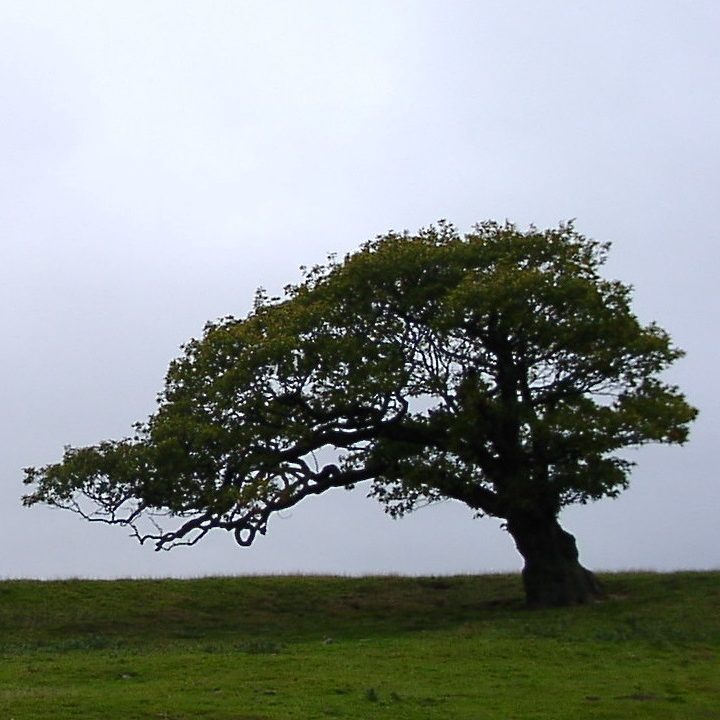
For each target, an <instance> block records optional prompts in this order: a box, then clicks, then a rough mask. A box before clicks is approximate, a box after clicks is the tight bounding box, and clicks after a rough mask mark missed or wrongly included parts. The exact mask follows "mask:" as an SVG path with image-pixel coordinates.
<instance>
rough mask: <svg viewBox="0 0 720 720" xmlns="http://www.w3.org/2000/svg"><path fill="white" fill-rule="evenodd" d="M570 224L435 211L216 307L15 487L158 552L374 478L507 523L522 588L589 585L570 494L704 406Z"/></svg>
mask: <svg viewBox="0 0 720 720" xmlns="http://www.w3.org/2000/svg"><path fill="white" fill-rule="evenodd" d="M607 252H608V245H607V244H602V243H599V242H596V241H594V240H590V239H587V238H585V237H584V236H582V235H581V234H579V233H578V232H577V231H576V230H575V228H574V226H573V224H572V223H568V224H561V225H560V226H559V227H557V228H552V229H548V230H538V229H537V228H534V227H531V228H529V229H528V230H527V231H521V230H519V229H518V228H516V227H515V226H514V225H512V224H510V223H505V224H498V223H495V222H484V223H482V224H480V225H477V226H476V227H475V228H474V229H473V231H472V232H470V233H468V234H466V235H461V234H460V233H459V232H458V231H457V230H456V229H455V227H454V226H453V225H451V224H449V223H446V222H440V223H438V224H437V225H436V226H432V227H429V228H426V229H423V230H420V231H419V232H417V233H416V234H410V233H407V232H405V233H395V232H390V233H388V234H386V235H383V236H380V237H378V238H376V239H375V240H372V241H369V242H367V243H366V244H364V245H363V246H362V247H361V248H360V250H359V251H357V252H356V253H353V254H350V255H348V256H346V257H345V258H344V260H342V261H337V260H335V259H333V258H330V259H329V261H328V262H327V264H324V265H320V266H316V267H313V268H310V269H304V274H303V279H302V281H301V282H300V283H298V284H296V285H288V286H287V287H286V288H285V292H284V295H283V297H281V298H271V297H268V296H267V295H266V294H265V293H264V292H263V291H259V292H258V293H257V295H256V300H255V305H254V308H253V310H252V311H251V312H250V313H249V314H248V315H247V316H246V317H244V318H241V319H238V318H235V317H226V318H223V319H221V320H218V321H216V322H211V323H208V324H207V325H206V327H205V330H204V333H203V335H202V337H201V338H199V339H195V340H192V341H190V342H189V343H188V344H187V345H186V346H184V348H183V353H182V355H181V356H180V357H179V358H178V359H176V360H175V361H173V362H172V363H171V365H170V368H169V370H168V373H167V377H166V382H165V387H164V390H163V391H162V393H161V394H160V396H159V399H158V407H157V410H156V412H155V413H154V414H153V415H152V416H151V417H150V418H149V419H148V420H147V421H146V422H143V423H139V424H138V425H137V426H136V427H135V434H134V436H132V437H130V438H127V439H123V440H120V441H106V442H101V443H99V444H98V445H95V446H92V447H84V448H67V449H66V451H65V454H64V457H63V459H62V461H61V462H59V463H56V464H51V465H47V466H45V467H42V468H29V469H27V470H26V480H25V482H26V483H28V484H30V485H32V491H31V492H30V494H28V495H26V496H25V498H24V502H25V503H26V504H27V505H32V504H35V503H38V502H42V503H48V504H50V505H54V506H57V507H62V508H68V509H70V510H73V511H75V512H77V513H80V514H81V515H83V516H84V517H86V518H88V519H91V520H96V521H102V522H109V523H118V524H124V525H127V526H129V527H131V528H132V530H133V532H134V534H135V536H136V537H137V538H138V539H139V540H140V541H141V542H146V541H151V542H154V543H155V546H156V548H158V549H167V548H170V547H173V546H175V545H178V544H193V543H196V542H197V541H198V540H200V539H201V538H202V537H204V536H205V535H206V534H207V533H208V532H209V531H211V530H213V529H215V528H219V529H223V530H227V531H230V532H232V533H234V536H235V538H236V540H237V541H238V542H239V543H240V544H241V545H249V544H251V543H252V542H253V540H254V539H255V538H256V536H257V534H258V533H260V534H264V533H265V532H266V529H267V525H268V521H269V519H270V518H271V516H272V515H273V513H275V512H277V511H279V510H283V509H286V508H289V507H292V506H293V505H295V504H296V503H298V502H299V501H301V500H302V499H304V498H306V497H308V496H310V495H318V494H320V493H322V492H324V491H326V490H328V489H329V488H333V487H352V486H354V485H356V484H357V483H361V482H364V481H369V483H370V486H369V492H370V494H371V495H373V496H374V497H376V498H377V499H378V500H379V501H380V502H382V503H384V505H385V506H386V509H387V510H388V512H390V513H391V514H392V515H393V516H400V515H403V514H404V513H407V512H410V511H412V510H413V509H414V508H415V507H416V506H418V504H425V503H427V502H433V501H436V500H441V499H448V498H450V499H454V500H458V501H460V502H463V503H465V504H466V505H468V506H469V507H470V508H472V509H473V510H475V511H476V512H477V513H478V514H480V515H491V516H495V517H499V518H503V519H505V520H506V524H507V529H508V531H509V532H510V533H511V535H512V536H513V538H514V540H515V543H516V545H517V547H518V550H519V551H520V553H521V554H522V555H523V557H524V559H525V570H524V579H525V587H526V591H527V595H528V600H529V601H530V602H532V603H535V604H563V603H570V602H584V601H587V600H589V599H592V598H594V597H597V596H598V595H599V594H600V592H601V590H600V588H599V586H598V584H597V582H596V581H595V579H594V577H593V576H592V574H591V573H589V571H587V570H585V568H583V567H582V566H581V565H580V564H579V563H578V561H577V550H576V547H575V542H574V539H573V538H572V536H570V535H569V534H568V533H566V532H565V531H564V530H562V528H560V526H559V525H558V523H557V516H558V513H559V511H560V510H561V508H562V507H563V506H565V505H567V504H569V503H577V502H579V503H586V502H588V501H590V500H597V499H600V498H602V497H613V496H615V495H617V494H618V493H619V492H621V491H622V490H623V489H624V488H625V487H626V486H627V484H628V477H629V471H630V469H631V466H632V463H631V462H630V461H629V460H628V458H627V456H626V455H625V454H623V452H622V451H623V450H624V449H625V448H627V447H631V446H639V445H644V444H646V443H650V442H659V443H683V442H684V441H685V440H686V439H687V436H688V427H689V424H690V422H691V421H692V420H693V418H694V417H695V415H696V410H695V409H694V408H692V407H691V406H690V405H688V403H687V402H686V400H685V398H684V397H683V395H682V393H681V392H680V391H679V390H678V389H677V388H676V387H674V386H672V385H669V384H667V383H666V382H664V381H663V379H662V372H663V371H664V370H665V369H666V368H667V367H668V366H669V365H671V364H672V363H673V362H674V361H675V360H677V359H678V358H679V357H681V355H682V351H681V350H679V349H678V348H676V347H674V345H673V344H672V342H671V339H670V337H669V336H668V334H667V333H666V332H665V331H664V330H662V329H661V328H660V327H659V326H658V325H656V324H654V323H651V324H648V325H643V324H641V323H640V322H639V321H638V319H637V317H636V316H635V315H634V314H633V312H632V311H631V309H630V300H631V289H630V287H629V286H627V285H625V284H623V283H621V282H619V281H615V280H608V279H605V278H604V277H603V276H602V275H601V273H600V271H601V269H602V265H603V263H604V262H605V259H606V256H607Z"/></svg>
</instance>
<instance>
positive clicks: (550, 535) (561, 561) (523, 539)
mask: <svg viewBox="0 0 720 720" xmlns="http://www.w3.org/2000/svg"><path fill="white" fill-rule="evenodd" d="M507 529H508V532H509V533H510V534H511V535H512V537H513V539H514V540H515V545H516V546H517V549H518V551H519V552H520V554H521V555H522V556H523V559H524V560H525V567H524V568H523V571H522V578H523V584H524V586H525V597H526V600H527V604H528V605H529V606H531V607H557V606H562V605H580V604H583V603H589V602H593V601H595V600H598V599H600V598H602V597H603V590H602V587H601V586H600V583H599V582H598V580H597V578H596V577H595V576H594V575H593V574H592V573H591V572H590V571H589V570H587V569H586V568H584V567H583V566H582V565H581V564H580V563H579V561H578V551H577V546H576V544H575V538H574V537H573V536H572V535H571V534H570V533H569V532H566V531H565V530H563V529H562V527H560V524H559V523H558V521H557V518H556V517H555V516H552V515H551V516H541V515H534V514H529V513H519V514H516V515H513V516H512V517H511V518H509V519H508V522H507Z"/></svg>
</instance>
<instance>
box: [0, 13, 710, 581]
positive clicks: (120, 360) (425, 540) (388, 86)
mask: <svg viewBox="0 0 720 720" xmlns="http://www.w3.org/2000/svg"><path fill="white" fill-rule="evenodd" d="M719 32H720V3H718V2H716V1H714V0H708V1H707V2H702V1H693V0H677V1H676V2H671V1H665V0H647V1H643V0H632V1H631V2H627V0H623V1H622V2H619V1H618V2H616V1H613V0H606V1H605V2H601V3H599V2H595V1H593V2H589V1H588V2H582V1H578V0H572V1H571V0H564V1H557V2H552V1H547V2H543V1H539V0H525V1H520V0H518V1H516V2H513V1H512V0H510V1H503V2H501V1H500V0H498V1H489V0H472V1H471V2H463V1H459V0H455V1H453V0H444V1H443V2H440V1H437V2H435V1H425V0H416V1H410V0H381V1H373V0H363V2H351V1H348V2H338V1H337V0H331V1H328V2H321V1H317V2H315V1H304V0H294V1H290V2H276V1H273V0H262V1H261V0H256V1H254V2H251V1H249V0H246V1H242V0H236V1H234V2H230V1H228V2H221V1H215V2H213V1H211V0H195V1H194V2H187V1H186V2H182V1H179V0H168V1H163V0H140V1H132V0H116V1H115V2H112V1H107V2H89V1H87V2H82V1H80V0H77V1H70V0H51V1H49V2H34V1H33V0H0V93H1V94H0V197H1V199H2V202H0V294H1V297H0V300H1V302H0V327H1V328H2V337H3V342H4V344H3V352H2V354H1V355H0V378H1V381H0V383H1V384H0V431H1V434H0V437H1V438H2V453H0V494H1V502H0V512H1V513H2V519H1V521H0V548H2V554H0V577H43V578H45V577H67V576H87V577H117V576H150V575H153V576H165V575H178V576H186V575H205V574H216V573H226V574H234V573H249V572H253V573H264V572H293V571H306V572H310V571H312V572H333V573H335V572H338V573H368V572H398V573H454V572H484V571H498V570H517V569H519V568H520V566H521V562H520V557H519V556H518V555H517V553H516V552H515V550H514V547H513V544H512V542H511V539H510V537H509V536H508V535H507V534H506V533H504V532H503V531H501V530H500V529H499V527H498V523H497V522H494V521H491V520H473V518H472V516H471V513H470V512H469V511H468V510H467V509H466V508H464V507H463V506H461V505H456V504H452V503H446V504H443V505H440V506H436V507H432V508H427V509H424V510H422V511H420V512H418V513H417V514H416V515H414V516H411V517H409V518H406V519H404V520H401V521H397V522H393V521H392V520H390V519H388V518H387V517H386V516H385V515H384V514H383V512H382V508H381V507H380V506H379V505H377V504H376V503H374V502H372V501H369V500H367V499H365V498H364V494H363V492H362V490H361V489H358V490H356V491H355V492H353V493H347V492H344V491H337V492H336V493H335V494H331V495H326V496H323V497H320V498H314V499H311V500H308V501H306V502H305V503H303V504H302V505H301V506H299V507H297V508H296V509H294V510H293V511H292V512H288V513H285V514H284V515H283V516H282V517H276V518H275V519H273V520H272V521H271V523H270V529H269V534H268V536H267V537H265V538H260V539H259V540H258V541H257V543H256V545H255V546H253V547H252V548H250V549H245V548H239V547H238V546H236V545H235V544H234V542H233V541H232V539H231V537H230V536H226V535H223V534H222V533H220V532H218V533H217V535H216V536H214V537H210V538H207V539H206V540H205V541H204V542H203V543H202V544H201V545H198V546H196V547H195V548H191V549H184V548H180V549H178V550H175V551H172V552H170V553H160V554H158V553H154V552H153V551H152V550H151V549H150V548H140V547H138V546H137V545H136V544H135V542H134V541H133V540H131V539H129V538H128V536H127V531H125V530H123V529H122V528H109V527H104V526H96V525H88V524H87V523H85V522H84V521H82V520H81V519H79V518H77V517H75V516H73V515H70V514H66V513H63V512H60V511H52V510H49V509H45V508H39V507H36V508H33V509H30V510H28V509H24V508H22V507H21V506H20V501H19V497H20V495H21V494H22V492H23V487H22V484H21V479H22V471H21V469H22V468H23V467H24V466H27V465H40V464H44V463H47V462H53V461H56V460H57V459H59V457H60V455H61V452H62V448H63V446H64V445H66V444H70V445H83V444H92V443H95V442H97V441H99V440H102V439H108V438H120V437H124V436H126V435H127V434H129V433H130V426H131V424H132V423H133V422H134V421H136V420H140V419H144V418H145V417H146V416H147V415H148V414H149V413H150V412H152V410H153V407H154V399H155V395H156V393H157V392H158V390H159V389H160V388H161V384H162V379H163V376H164V373H165V369H166V367H167V364H168V362H169V361H170V360H171V359H172V358H173V357H174V356H176V355H177V354H178V348H179V346H180V344H182V343H183V342H185V341H186V340H188V339H189V338H191V337H193V336H197V335H198V334H200V332H201V331H202V326H203V324H204V322H205V321H206V320H209V319H214V318H217V317H219V316H224V315H228V314H234V315H243V314H244V313H245V312H247V310H248V309H249V307H250V305H251V302H252V298H253V293H254V290H255V288H256V287H257V286H258V285H262V286H264V287H266V288H268V289H269V290H270V291H277V290H279V289H280V288H281V287H282V286H283V285H284V284H286V283H288V282H293V281H296V280H297V279H298V278H299V272H298V266H299V265H302V264H308V265H309V264H312V263H315V262H319V261H322V260H323V259H324V257H325V256H326V254H327V253H330V252H337V253H339V254H343V253H345V252H347V251H350V250H353V249H354V248H356V247H358V245H359V244H360V243H361V242H363V241H364V240H366V239H368V238H370V237H373V236H374V235H376V234H378V233H382V232H385V231H387V230H389V229H391V228H393V229H396V230H402V229H405V228H407V229H410V230H416V229H417V228H419V227H421V226H424V225H427V224H429V223H431V222H433V221H435V220H437V219H439V218H448V219H450V220H452V221H453V222H454V223H455V224H456V225H458V226H459V228H460V229H461V230H469V229H470V227H471V225H472V224H473V223H474V222H477V221H481V220H484V219H487V218H494V219H498V220H504V219H505V218H508V219H511V220H514V221H515V222H516V223H518V224H519V225H521V226H525V225H527V224H528V223H531V222H532V223H535V224H537V225H539V226H541V227H542V226H550V225H555V224H557V222H558V221H560V220H564V219H568V218H573V217H575V218H577V227H578V229H579V230H580V231H581V232H583V233H585V234H586V235H589V236H591V237H594V238H596V239H598V240H603V241H604V240H610V241H612V242H613V250H612V254H611V259H610V262H609V264H608V268H607V273H608V275H611V276H613V277H617V278H620V279H622V280H623V281H626V282H629V283H632V284H633V285H634V287H635V308H636V310H637V312H638V314H639V315H640V317H641V318H642V319H643V320H644V321H650V320H657V321H658V322H659V323H660V325H662V326H663V327H665V328H666V329H667V330H668V331H669V332H670V333H671V334H672V336H673V338H674V339H675V341H676V342H677V344H678V345H680V346H681V347H683V348H685V349H686V350H687V353H688V354H687V357H686V358H685V359H684V360H682V361H681V362H680V363H678V364H677V366H676V367H675V369H674V370H673V371H672V372H671V373H670V379H671V380H672V381H674V382H677V383H678V384H680V385H681V386H682V388H683V389H684V390H685V391H686V392H687V394H688V397H689V399H690V401H691V402H692V403H694V404H695V405H697V406H698V407H699V408H700V410H701V414H700V417H699V420H698V421H697V423H696V424H695V426H694V430H693V433H692V436H691V441H690V442H689V443H688V445H686V446H685V447H683V448H678V447H673V448H667V447H663V448H655V447H653V448H643V449H642V450H639V451H635V452H633V453H632V457H633V459H635V460H637V462H638V467H637V469H636V470H635V472H634V474H633V480H632V486H631V489H630V490H629V491H627V492H626V493H625V494H624V495H623V496H622V497H621V498H620V499H617V500H605V501H602V502H600V503H596V504H593V505H590V506H586V507H582V508H573V509H569V510H567V511H565V512H564V514H563V517H562V520H563V522H564V524H565V525H566V526H567V527H568V528H569V529H570V530H571V531H572V532H574V533H575V534H576V536H577V538H578V542H579V546H580V550H581V559H582V560H583V562H584V563H585V564H586V565H588V566H589V567H592V568H594V569H625V568H652V569H661V570H668V569H676V568H717V567H720V542H719V540H720V531H719V530H718V527H720V523H718V516H719V515H720V500H719V497H718V489H717V479H716V475H717V448H718V440H719V438H718V431H717V428H718V423H719V421H720V389H719V383H718V374H719V373H720V353H719V352H718V337H717V320H718V315H719V313H718V310H719V309H720V307H719V306H720V302H719V300H718V296H719V293H718V289H717V287H718V267H719V265H720V263H718V260H719V257H718V256H719V255H720V253H719V251H718V247H719V245H720V238H719V237H718V235H719V232H720V231H719V230H718V228H719V227H720V226H719V224H718V219H717V216H718V209H719V208H720V203H719V201H718V198H719V192H720V44H719V43H718V42H717V38H718V33H719Z"/></svg>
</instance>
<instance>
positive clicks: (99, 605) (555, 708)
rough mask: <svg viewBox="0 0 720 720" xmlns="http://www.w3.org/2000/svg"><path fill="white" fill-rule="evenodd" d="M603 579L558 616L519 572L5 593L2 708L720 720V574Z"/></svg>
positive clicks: (49, 585)
mask: <svg viewBox="0 0 720 720" xmlns="http://www.w3.org/2000/svg"><path fill="white" fill-rule="evenodd" d="M602 580H603V582H604V584H605V585H606V587H607V590H608V595H609V599H608V600H607V601H605V602H602V603H599V604H597V605H594V606H592V607H588V606H585V607H575V608H562V609H552V610H541V611H527V610H524V609H523V608H522V592H521V587H520V583H519V581H518V579H517V577H509V576H502V575H500V576H486V577H468V576H460V577H442V578H398V577H386V578H346V577H345V578H340V577H325V578H318V577H275V578H263V577H247V578H207V579H201V580H184V581H181V580H166V581H157V580H154V581H147V580H145V581H143V580H138V581H111V582H98V581H87V582H86V581H62V582H29V581H11V582H0V712H2V714H3V716H5V717H8V718H18V720H19V719H20V718H33V719H35V720H43V719H44V718H52V720H66V719H67V718H79V717H82V718H91V719H92V718H98V719H99V718H120V717H128V718H137V719H138V720H144V719H145V718H148V719H150V718H153V719H155V718H174V719H175V720H189V719H190V718H198V717H208V718H214V719H217V720H237V718H265V719H266V720H274V719H275V718H277V719H278V720H286V719H289V720H293V719H295V718H297V719H298V720H300V719H302V720H306V719H309V718H326V717H345V718H367V717H371V716H374V715H375V714H378V713H381V714H385V715H388V716H390V717H393V718H399V719H400V720H416V719H420V718H438V720H439V719H440V718H458V720H474V719H475V718H478V717H491V718H506V717H508V718H509V717H512V718H516V719H517V720H531V719H534V720H538V719H543V720H545V719H547V720H570V719H572V720H574V719H575V718H577V717H583V718H591V719H593V718H597V719H598V720H599V719H600V718H631V719H632V718H647V717H652V718H657V719H659V720H676V719H677V718H708V719H709V718H714V717H716V716H717V708H718V707H720V694H719V692H718V683H717V677H718V673H719V672H720V614H719V613H718V612H717V607H718V602H720V574H718V573H678V574H669V575H656V574H647V573H644V574H632V575H630V574H621V575H607V576H603V578H602ZM328 635H329V636H331V637H332V638H333V640H334V642H332V643H329V644H328V643H327V642H325V641H324V639H325V638H326V637H327V636H328Z"/></svg>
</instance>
